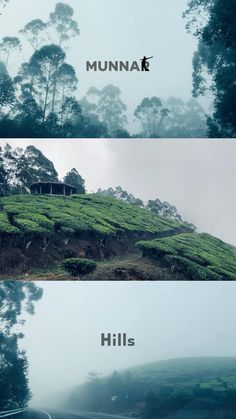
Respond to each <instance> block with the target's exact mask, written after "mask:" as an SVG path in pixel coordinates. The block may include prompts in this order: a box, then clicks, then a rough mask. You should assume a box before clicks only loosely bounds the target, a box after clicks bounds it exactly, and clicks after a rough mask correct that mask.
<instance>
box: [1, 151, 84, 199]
mask: <svg viewBox="0 0 236 419" xmlns="http://www.w3.org/2000/svg"><path fill="white" fill-rule="evenodd" d="M63 181H64V182H65V183H69V184H70V185H71V186H74V187H75V188H76V190H77V192H78V193H80V194H83V193H85V184H84V180H83V178H82V177H81V176H80V174H79V173H78V171H77V170H76V169H72V170H70V171H69V172H68V173H67V174H66V176H65V177H64V179H63ZM35 182H59V179H58V173H57V171H56V169H55V167H54V164H53V163H52V162H51V161H50V160H49V159H48V158H47V157H45V155H44V154H43V153H42V152H41V151H40V150H39V149H37V148H36V147H34V146H32V145H30V146H28V147H26V149H25V150H24V149H22V148H19V147H17V148H15V149H13V148H12V147H11V146H10V145H9V144H6V146H5V147H3V148H1V147H0V196H4V195H17V194H24V193H28V192H29V190H30V186H31V185H32V184H33V183H35Z"/></svg>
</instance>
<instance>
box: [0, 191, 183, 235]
mask: <svg viewBox="0 0 236 419" xmlns="http://www.w3.org/2000/svg"><path fill="white" fill-rule="evenodd" d="M0 207H1V210H0V232H1V233H2V234H5V235H6V234H8V235H9V234H14V235H19V236H20V235H25V234H36V235H42V236H44V235H49V236H50V235H54V234H55V233H56V232H66V233H68V234H73V233H77V234H78V233H83V232H87V233H89V232H93V233H94V234H98V235H104V236H106V235H117V234H119V233H124V232H127V233H128V232H130V233H132V232H133V233H135V232H141V233H161V232H162V233H163V232H168V231H170V230H173V229H175V228H179V227H182V225H181V224H180V223H179V222H177V221H174V220H169V219H166V218H164V217H160V216H158V215H156V214H154V213H151V212H149V211H147V210H145V209H142V208H139V207H137V206H135V205H130V204H126V203H124V202H121V201H118V200H116V199H112V198H105V197H99V196H97V195H72V196H70V197H63V196H43V195H41V196H35V195H19V196H9V197H2V198H0Z"/></svg>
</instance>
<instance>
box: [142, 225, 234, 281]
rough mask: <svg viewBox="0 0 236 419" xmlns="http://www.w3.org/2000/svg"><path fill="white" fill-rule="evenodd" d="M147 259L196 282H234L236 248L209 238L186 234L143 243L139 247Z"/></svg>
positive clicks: (205, 235)
mask: <svg viewBox="0 0 236 419" xmlns="http://www.w3.org/2000/svg"><path fill="white" fill-rule="evenodd" d="M137 246H138V248H139V249H141V251H142V253H143V256H148V257H151V258H154V259H158V261H162V262H163V264H165V265H167V266H169V267H171V269H172V271H174V270H175V271H177V272H183V273H185V274H186V275H187V276H188V279H193V280H235V279H236V248H235V247H233V246H230V245H227V244H225V243H224V242H222V241H221V240H219V239H217V238H215V237H213V236H211V235H209V234H205V233H204V234H197V233H186V234H179V235H177V236H172V237H166V238H161V239H155V240H150V241H141V242H138V244H137Z"/></svg>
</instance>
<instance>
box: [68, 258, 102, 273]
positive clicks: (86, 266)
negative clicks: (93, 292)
mask: <svg viewBox="0 0 236 419" xmlns="http://www.w3.org/2000/svg"><path fill="white" fill-rule="evenodd" d="M62 266H63V268H64V269H65V270H66V271H67V272H69V274H71V275H72V276H75V277H80V276H83V275H87V274H89V273H91V272H94V271H95V270H96V267H97V264H96V262H94V261H93V260H89V259H80V258H71V259H66V260H64V262H63V264H62Z"/></svg>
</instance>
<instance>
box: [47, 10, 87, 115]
mask: <svg viewBox="0 0 236 419" xmlns="http://www.w3.org/2000/svg"><path fill="white" fill-rule="evenodd" d="M73 15H74V10H73V8H72V7H70V6H69V5H68V4H66V3H57V4H56V6H55V10H54V12H52V13H50V16H49V27H52V28H54V29H55V30H56V33H57V36H58V42H57V43H58V45H59V46H60V47H61V48H63V44H64V42H65V41H68V40H69V39H71V38H73V37H75V36H79V34H80V30H79V27H78V23H77V22H76V21H75V20H74V19H73ZM56 92H57V73H56V76H55V78H54V86H53V98H52V110H51V111H52V113H54V111H55V98H56Z"/></svg>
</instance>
